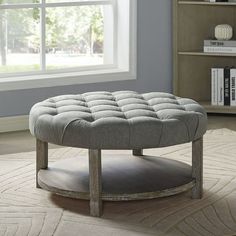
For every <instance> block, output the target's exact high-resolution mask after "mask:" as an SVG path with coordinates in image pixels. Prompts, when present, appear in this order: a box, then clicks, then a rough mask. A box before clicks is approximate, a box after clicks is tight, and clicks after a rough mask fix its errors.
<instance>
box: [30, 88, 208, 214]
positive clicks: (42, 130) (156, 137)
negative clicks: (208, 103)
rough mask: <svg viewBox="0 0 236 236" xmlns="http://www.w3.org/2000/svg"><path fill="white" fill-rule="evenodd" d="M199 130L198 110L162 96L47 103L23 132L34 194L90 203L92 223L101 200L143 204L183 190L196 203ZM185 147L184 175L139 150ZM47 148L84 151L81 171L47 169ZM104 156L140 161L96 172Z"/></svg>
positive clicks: (58, 166) (203, 122)
mask: <svg viewBox="0 0 236 236" xmlns="http://www.w3.org/2000/svg"><path fill="white" fill-rule="evenodd" d="M206 127H207V115H206V113H205V111H204V109H203V108H202V107H201V106H200V105H199V104H198V103H196V102H195V101H193V100H191V99H185V98H179V97H175V96H174V95H172V94H167V93H158V92H152V93H146V94H139V93H137V92H133V91H118V92H113V93H110V92H91V93H84V94H78V95H63V96H58V97H54V98H49V99H47V100H45V101H43V102H40V103H37V104H35V105H34V106H33V107H32V109H31V112H30V131H31V133H32V134H33V135H34V136H35V137H36V139H37V176H36V177H37V186H38V187H42V188H44V189H47V190H50V191H52V192H55V193H57V194H61V195H65V196H70V197H77V198H81V199H90V211H91V215H93V216H99V215H101V212H102V211H101V207H102V200H135V199H147V198H154V197H160V196H168V195H173V194H176V193H179V192H182V191H186V190H188V189H190V188H192V196H193V198H201V196H202V166H203V164H202V158H203V153H202V149H203V139H202V137H203V135H204V134H205V132H206ZM187 142H193V156H192V160H193V161H192V167H190V168H189V166H188V165H186V164H184V163H180V162H176V161H173V160H169V159H165V158H153V157H150V156H143V154H142V150H143V149H148V148H158V147H166V146H171V145H177V144H182V143H187ZM47 143H54V144H58V145H62V146H70V147H79V148H86V149H89V164H86V163H85V158H82V159H80V160H79V158H75V159H73V160H72V159H71V160H70V159H68V160H63V161H59V162H57V163H55V164H53V165H52V166H51V167H50V168H49V167H48V153H47V152H48V146H47ZM104 149H108V150H109V149H112V150H113V149H117V150H120V149H127V150H133V155H134V156H142V158H140V157H133V158H130V157H127V158H124V157H110V156H109V157H107V158H106V157H104V161H103V163H102V164H101V150H104ZM101 169H103V171H101ZM115 181H117V182H115ZM119 181H120V182H119ZM123 185H124V187H122V186H123Z"/></svg>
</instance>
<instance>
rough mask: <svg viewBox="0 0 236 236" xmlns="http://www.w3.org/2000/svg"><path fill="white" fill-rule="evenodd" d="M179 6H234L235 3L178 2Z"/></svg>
mask: <svg viewBox="0 0 236 236" xmlns="http://www.w3.org/2000/svg"><path fill="white" fill-rule="evenodd" d="M178 4H179V5H205V6H236V2H235V3H234V2H204V1H179V2H178Z"/></svg>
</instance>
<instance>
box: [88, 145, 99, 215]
mask: <svg viewBox="0 0 236 236" xmlns="http://www.w3.org/2000/svg"><path fill="white" fill-rule="evenodd" d="M101 169H102V166H101V150H92V149H90V150H89V178H90V181H89V188H90V214H91V216H96V217H99V216H101V215H102V176H101Z"/></svg>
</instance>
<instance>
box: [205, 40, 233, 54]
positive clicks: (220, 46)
mask: <svg viewBox="0 0 236 236" xmlns="http://www.w3.org/2000/svg"><path fill="white" fill-rule="evenodd" d="M204 52H208V53H212V52H213V53H214V52H215V53H236V40H228V41H227V40H204Z"/></svg>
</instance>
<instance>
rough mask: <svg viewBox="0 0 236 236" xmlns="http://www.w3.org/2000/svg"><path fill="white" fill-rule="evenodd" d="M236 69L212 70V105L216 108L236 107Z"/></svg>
mask: <svg viewBox="0 0 236 236" xmlns="http://www.w3.org/2000/svg"><path fill="white" fill-rule="evenodd" d="M235 85H236V69H235V68H230V67H225V68H212V69H211V104H212V105H214V106H236V87H235Z"/></svg>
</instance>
